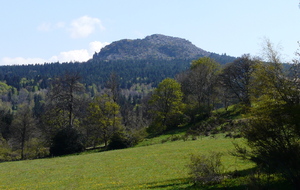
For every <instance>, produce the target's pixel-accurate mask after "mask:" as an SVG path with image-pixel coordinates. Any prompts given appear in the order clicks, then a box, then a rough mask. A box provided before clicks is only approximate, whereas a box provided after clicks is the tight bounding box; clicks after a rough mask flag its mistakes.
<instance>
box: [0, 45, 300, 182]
mask: <svg viewBox="0 0 300 190" xmlns="http://www.w3.org/2000/svg"><path fill="white" fill-rule="evenodd" d="M265 55H266V58H267V61H265V60H264V61H262V59H260V58H257V57H252V56H250V55H249V54H245V55H242V56H241V57H239V58H237V59H235V60H234V61H232V62H230V63H227V64H222V65H221V64H220V63H218V62H217V61H216V60H215V59H213V58H210V57H201V58H199V59H197V60H184V61H183V60H177V61H176V63H174V61H173V62H169V63H165V64H159V63H158V62H155V61H149V60H148V61H147V62H146V61H145V62H143V63H141V62H137V63H134V62H130V64H124V65H122V64H117V63H115V62H93V61H91V63H89V64H90V65H89V66H87V64H81V63H64V64H60V63H55V64H45V65H35V66H34V65H28V66H22V67H21V66H12V67H8V66H7V67H3V68H1V70H0V79H1V82H0V95H1V102H0V105H1V106H0V113H1V115H0V121H1V128H0V160H1V161H11V160H23V159H35V158H43V157H52V156H61V155H65V154H73V153H78V152H82V151H85V150H90V149H100V150H103V151H105V150H111V149H121V148H128V147H132V146H134V145H136V144H137V143H138V142H140V141H142V140H143V139H144V138H146V137H148V136H155V135H159V134H164V133H165V132H167V131H170V130H174V129H178V128H186V129H187V130H186V136H201V135H203V136H208V135H213V134H216V133H226V134H227V135H228V136H230V137H233V136H234V137H236V138H239V137H243V138H245V139H246V141H247V145H248V146H249V147H250V148H251V150H249V149H247V148H245V147H242V146H239V145H238V144H237V145H236V152H235V153H234V154H235V155H236V156H238V157H243V158H246V159H249V160H252V161H253V162H255V163H256V164H257V165H259V166H260V167H261V168H262V169H264V170H265V171H268V172H271V173H272V172H273V173H281V174H282V175H283V177H285V178H286V179H288V180H290V181H291V182H292V183H293V184H294V185H295V186H297V187H299V186H300V185H299V180H298V179H299V178H300V172H299V171H300V165H299V160H300V144H299V137H300V131H299V123H300V122H299V117H298V115H299V111H300V95H299V88H300V86H299V68H298V67H299V64H298V61H297V60H295V62H294V64H291V65H289V66H286V65H285V66H284V65H283V64H282V61H281V60H280V57H279V54H278V52H276V51H275V50H274V49H273V46H272V44H271V43H270V42H268V43H267V49H266V52H265ZM178 62H184V63H185V64H178ZM58 65H60V67H58ZM74 65H75V67H74ZM91 65H92V67H90V66H91ZM71 66H72V67H71ZM125 66H126V67H129V66H131V67H132V70H126V69H125V68H124V67H125ZM84 67H89V68H90V69H86V68H84ZM104 67H108V68H111V70H110V72H108V70H105V73H103V72H101V70H102V69H103V68H104ZM20 68H22V69H20ZM24 68H25V69H24ZM71 68H73V69H74V70H72V69H71ZM96 68H97V69H96ZM148 69H149V70H148ZM37 70H38V71H37ZM65 71H68V72H65ZM79 71H81V72H79ZM103 71H104V69H103ZM22 72H23V73H22ZM35 72H38V73H39V74H38V75H36V74H35ZM50 73H52V75H50ZM141 76H143V77H141ZM89 77H90V78H89ZM152 79H154V80H152ZM229 108H231V109H229ZM218 109H224V110H226V111H228V112H229V110H232V109H233V110H234V112H236V113H237V114H239V115H241V116H242V117H241V118H240V119H238V120H235V121H234V122H233V121H232V120H230V119H228V118H227V119H224V118H222V117H220V116H218V115H216V114H215V111H216V110H218ZM183 138H184V137H183ZM282 153H284V154H282Z"/></svg>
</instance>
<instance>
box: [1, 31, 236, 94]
mask: <svg viewBox="0 0 300 190" xmlns="http://www.w3.org/2000/svg"><path fill="white" fill-rule="evenodd" d="M203 56H208V57H211V58H213V59H215V60H216V61H217V62H219V63H221V64H225V63H229V62H232V61H233V60H234V59H235V58H234V57H230V56H227V55H225V54H224V55H218V54H215V53H209V52H207V51H204V50H202V49H200V48H197V47H196V46H195V45H193V44H192V43H191V42H189V41H187V40H184V39H181V38H175V37H169V36H163V35H152V36H148V37H146V38H145V39H143V40H139V39H138V40H120V41H117V42H113V43H112V44H110V45H108V46H106V47H105V48H103V49H102V50H101V52H99V53H95V54H94V56H93V59H91V60H89V61H87V62H82V63H81V62H75V63H73V62H71V63H45V64H32V65H20V66H19V65H18V66H2V67H0V81H6V84H8V85H11V86H13V87H15V88H17V89H20V88H21V87H25V86H38V87H39V88H47V87H48V85H49V81H51V80H52V79H53V78H55V77H58V76H61V75H63V74H65V73H66V72H68V73H79V75H80V76H81V82H82V83H84V84H86V85H92V84H94V85H97V86H102V87H103V86H104V85H105V81H107V80H108V78H109V75H110V74H111V73H115V74H117V75H118V76H119V78H120V81H119V82H120V85H121V88H124V89H129V88H130V87H131V86H132V85H134V84H136V83H143V84H147V85H148V84H151V85H152V86H154V87H155V86H157V84H158V83H159V82H160V81H161V80H162V79H164V78H167V77H171V78H173V77H175V75H176V74H178V73H180V72H182V71H184V70H186V69H188V68H189V66H190V63H191V61H192V60H194V59H198V58H199V57H203ZM21 81H22V82H21ZM21 83H22V84H21Z"/></svg>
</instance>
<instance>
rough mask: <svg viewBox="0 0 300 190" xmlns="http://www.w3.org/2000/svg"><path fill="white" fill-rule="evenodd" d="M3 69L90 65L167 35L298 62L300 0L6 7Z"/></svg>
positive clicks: (92, 0)
mask: <svg viewBox="0 0 300 190" xmlns="http://www.w3.org/2000/svg"><path fill="white" fill-rule="evenodd" d="M0 2H1V7H0V23H1V28H0V65H9V64H29V63H32V64H34V63H44V62H54V61H60V62H64V61H85V60H87V59H89V58H91V56H92V55H93V53H94V52H95V51H97V52H98V51H99V50H100V48H101V47H103V46H104V45H107V44H108V43H111V42H113V41H117V40H120V39H125V38H126V39H137V38H144V37H146V36H148V35H151V34H164V35H169V36H174V37H180V38H185V39H187V40H189V41H191V42H192V43H193V44H195V45H196V46H197V47H200V48H202V49H204V50H207V51H210V52H215V53H220V54H221V53H226V54H228V55H232V56H241V55H242V54H244V53H250V54H251V55H253V56H261V49H262V42H263V39H264V38H268V39H270V41H271V42H273V43H274V44H275V46H278V47H281V53H282V57H283V59H284V60H285V61H290V60H291V59H292V58H294V53H295V51H296V50H297V49H298V44H297V42H298V41H299V40H300V9H299V7H298V4H299V0H251V1H246V0H226V1H225V0H172V1H171V0H126V1H125V0H109V1H108V0H86V1H83V0H60V1H58V0H52V1H46V0H22V1H20V0H9V1H7V0H0Z"/></svg>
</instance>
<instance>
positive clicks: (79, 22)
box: [69, 16, 105, 38]
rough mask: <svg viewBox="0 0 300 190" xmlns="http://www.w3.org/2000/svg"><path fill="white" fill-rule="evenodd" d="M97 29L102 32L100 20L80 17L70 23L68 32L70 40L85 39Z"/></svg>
mask: <svg viewBox="0 0 300 190" xmlns="http://www.w3.org/2000/svg"><path fill="white" fill-rule="evenodd" d="M97 29H100V30H104V29H105V28H104V27H103V25H102V23H101V21H100V19H98V18H92V17H89V16H82V17H80V18H78V19H75V20H73V21H72V22H71V27H70V28H69V32H70V35H71V37H72V38H85V37H87V36H89V35H90V34H92V33H94V32H95V31H96V30H97Z"/></svg>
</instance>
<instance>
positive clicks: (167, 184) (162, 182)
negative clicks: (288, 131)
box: [0, 136, 253, 189]
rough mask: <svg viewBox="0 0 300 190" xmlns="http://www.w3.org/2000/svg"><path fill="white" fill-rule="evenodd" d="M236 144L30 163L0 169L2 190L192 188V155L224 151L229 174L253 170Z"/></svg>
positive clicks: (207, 142) (180, 145) (207, 141)
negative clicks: (235, 151)
mask: <svg viewBox="0 0 300 190" xmlns="http://www.w3.org/2000/svg"><path fill="white" fill-rule="evenodd" d="M232 141H237V142H241V141H242V140H241V139H236V140H232V139H225V138H222V137H221V136H217V138H208V137H206V138H203V139H201V140H200V139H199V140H196V141H185V142H184V141H182V140H180V141H175V142H167V143H164V144H161V143H160V144H155V145H151V146H143V147H136V148H129V149H124V150H115V151H107V152H100V153H93V154H85V155H74V156H66V157H58V158H48V159H40V160H32V161H18V162H6V163H1V164H0V170H1V173H0V189H148V188H151V189H178V188H190V187H191V186H192V184H191V183H190V182H189V181H188V177H189V175H188V169H187V167H186V165H187V164H188V163H189V159H190V155H191V154H192V153H207V152H209V151H217V152H223V153H224V156H223V158H222V161H223V163H224V165H225V169H226V170H227V171H234V170H243V169H248V168H251V167H253V165H252V164H251V163H248V162H245V161H241V160H238V159H236V158H235V157H233V156H231V155H230V154H229V153H228V150H230V149H232V148H233V144H232Z"/></svg>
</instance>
